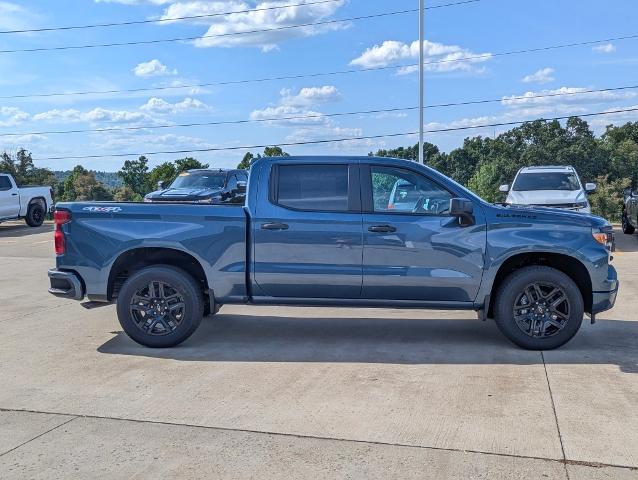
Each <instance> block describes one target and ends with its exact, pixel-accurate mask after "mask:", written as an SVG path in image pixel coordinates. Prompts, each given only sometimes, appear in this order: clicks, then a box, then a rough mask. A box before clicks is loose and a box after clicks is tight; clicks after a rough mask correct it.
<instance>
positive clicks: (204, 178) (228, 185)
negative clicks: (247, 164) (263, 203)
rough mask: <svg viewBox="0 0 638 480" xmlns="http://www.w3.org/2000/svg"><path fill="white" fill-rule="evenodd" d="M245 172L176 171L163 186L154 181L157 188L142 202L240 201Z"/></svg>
mask: <svg viewBox="0 0 638 480" xmlns="http://www.w3.org/2000/svg"><path fill="white" fill-rule="evenodd" d="M247 180H248V173H247V172H246V170H223V169H221V168H220V169H201V170H188V171H187V172H183V173H180V174H179V175H178V177H177V178H176V179H175V180H173V182H172V183H171V185H170V186H169V187H168V188H166V187H165V186H164V182H158V184H157V187H158V189H159V190H157V191H155V192H151V193H149V194H148V195H146V196H145V197H144V201H145V202H155V203H158V202H171V203H176V202H184V203H208V204H210V203H225V202H235V203H244V198H243V196H241V195H239V194H241V193H245V191H246V182H247Z"/></svg>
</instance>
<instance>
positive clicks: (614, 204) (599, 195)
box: [589, 175, 631, 222]
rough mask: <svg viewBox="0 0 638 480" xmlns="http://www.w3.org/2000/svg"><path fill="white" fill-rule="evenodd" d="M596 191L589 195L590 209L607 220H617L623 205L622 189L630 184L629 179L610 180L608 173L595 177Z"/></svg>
mask: <svg viewBox="0 0 638 480" xmlns="http://www.w3.org/2000/svg"><path fill="white" fill-rule="evenodd" d="M595 182H596V192H595V193H594V194H592V195H589V202H590V203H591V210H592V213H593V214H594V215H599V216H601V217H603V218H605V219H607V220H609V221H614V222H619V221H620V215H621V212H622V205H623V201H624V198H623V193H622V192H623V190H624V189H625V188H627V187H629V186H630V184H631V179H629V178H618V179H616V180H610V179H609V175H601V176H599V177H596V179H595Z"/></svg>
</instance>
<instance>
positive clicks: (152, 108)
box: [140, 97, 210, 114]
mask: <svg viewBox="0 0 638 480" xmlns="http://www.w3.org/2000/svg"><path fill="white" fill-rule="evenodd" d="M140 109H141V110H144V111H147V112H153V113H173V114H176V113H184V112H187V111H189V110H210V107H209V106H208V105H206V104H205V103H204V102H202V101H200V100H197V99H196V98H190V97H186V98H185V99H184V100H182V101H181V102H176V103H170V102H167V101H166V100H164V99H162V98H157V97H153V98H150V99H149V100H148V102H146V103H145V104H144V105H142V106H141V107H140Z"/></svg>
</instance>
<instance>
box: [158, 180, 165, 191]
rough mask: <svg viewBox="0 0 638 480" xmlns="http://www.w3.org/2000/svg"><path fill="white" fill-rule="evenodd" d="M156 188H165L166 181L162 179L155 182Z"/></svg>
mask: <svg viewBox="0 0 638 480" xmlns="http://www.w3.org/2000/svg"><path fill="white" fill-rule="evenodd" d="M157 189H158V190H166V182H165V181H164V180H160V181H159V182H157Z"/></svg>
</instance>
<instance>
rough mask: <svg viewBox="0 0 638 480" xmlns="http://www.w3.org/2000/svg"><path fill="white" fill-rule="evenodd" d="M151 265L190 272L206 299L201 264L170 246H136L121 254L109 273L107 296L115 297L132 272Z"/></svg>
mask: <svg viewBox="0 0 638 480" xmlns="http://www.w3.org/2000/svg"><path fill="white" fill-rule="evenodd" d="M152 265H172V266H174V267H177V268H180V269H182V270H184V271H185V272H187V273H188V274H190V275H191V276H192V277H193V278H194V279H195V280H197V282H198V283H199V284H200V285H201V287H202V292H204V297H205V298H206V299H207V301H208V281H207V279H206V274H205V273H204V269H203V268H202V265H201V264H200V263H199V261H197V259H196V258H195V257H193V256H192V255H189V254H188V253H184V252H182V251H180V250H174V249H172V248H136V249H133V250H129V251H127V252H124V253H123V254H121V255H120V256H119V257H118V258H117V260H116V261H115V263H114V264H113V267H112V268H111V272H110V274H109V283H108V289H107V297H108V299H109V300H113V299H115V298H117V294H118V292H119V290H120V288H121V287H122V285H123V284H124V282H125V281H126V279H127V278H128V277H130V276H131V275H132V274H133V273H135V272H137V271H139V270H141V269H143V268H145V267H149V266H152Z"/></svg>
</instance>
